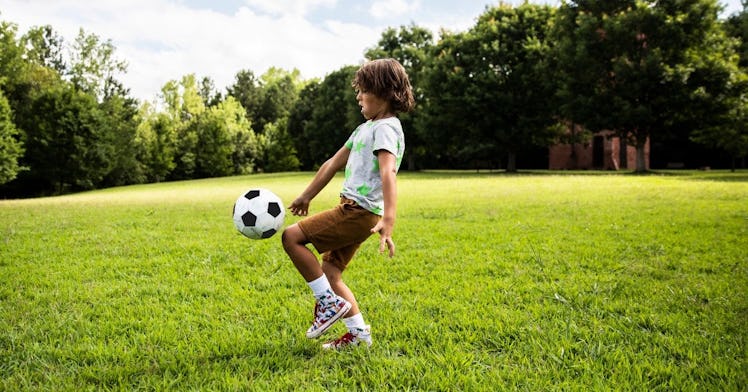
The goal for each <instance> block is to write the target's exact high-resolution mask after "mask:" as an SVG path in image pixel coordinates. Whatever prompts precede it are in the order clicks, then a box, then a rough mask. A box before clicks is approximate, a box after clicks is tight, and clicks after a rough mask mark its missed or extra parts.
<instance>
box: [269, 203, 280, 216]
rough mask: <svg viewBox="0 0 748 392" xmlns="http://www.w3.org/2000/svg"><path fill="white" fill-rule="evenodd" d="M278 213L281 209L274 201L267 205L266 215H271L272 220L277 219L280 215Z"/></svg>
mask: <svg viewBox="0 0 748 392" xmlns="http://www.w3.org/2000/svg"><path fill="white" fill-rule="evenodd" d="M280 213H281V208H280V205H278V203H276V202H274V201H271V202H270V203H268V214H270V215H272V216H273V218H277V217H278V215H280Z"/></svg>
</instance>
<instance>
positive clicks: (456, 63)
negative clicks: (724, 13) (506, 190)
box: [0, 0, 748, 197]
mask: <svg viewBox="0 0 748 392" xmlns="http://www.w3.org/2000/svg"><path fill="white" fill-rule="evenodd" d="M743 4H744V6H743V11H742V12H740V13H738V14H735V15H732V16H730V17H729V18H727V19H725V20H722V19H719V17H718V14H719V5H718V3H717V1H716V0H658V1H654V0H648V1H641V0H639V1H635V0H578V1H567V2H565V3H563V4H562V5H561V6H558V7H551V6H546V5H534V4H529V3H525V4H522V5H520V6H512V5H508V4H504V3H499V4H498V5H494V6H490V7H486V9H485V11H484V12H483V13H482V14H481V15H479V16H478V17H477V19H476V22H475V24H474V25H473V26H472V27H471V28H469V29H467V30H466V31H459V32H453V31H447V30H442V31H440V32H439V35H438V37H436V36H435V35H434V33H432V32H431V31H430V30H428V29H425V28H423V27H420V26H417V25H414V24H411V25H409V26H400V27H399V28H388V29H386V30H385V31H384V32H383V33H382V36H381V38H380V40H379V42H378V43H377V44H376V45H375V46H374V47H372V48H369V49H367V50H366V51H365V53H364V55H365V57H366V58H381V57H394V58H396V59H398V60H399V61H400V62H401V63H402V64H403V65H404V66H405V68H406V69H407V71H408V73H409V75H410V77H411V82H412V84H413V87H414V93H415V96H416V99H417V105H418V107H417V110H416V111H415V112H413V113H410V114H407V115H403V116H402V117H401V120H402V121H403V125H404V128H405V129H406V134H407V143H408V148H407V153H406V158H405V163H404V166H405V168H407V169H411V170H417V169H423V168H465V167H471V165H484V166H487V168H496V167H503V168H505V169H506V170H508V171H516V170H517V163H516V162H517V157H518V156H522V154H526V153H527V152H528V151H532V150H533V149H538V148H542V147H546V146H549V145H551V144H554V143H560V142H562V143H585V142H588V141H589V139H590V137H591V134H592V133H593V132H596V131H599V130H608V131H613V132H615V134H616V135H617V136H619V137H621V140H623V141H624V142H625V143H628V144H629V145H632V146H635V147H636V149H637V167H636V168H635V169H636V170H639V171H641V170H645V169H646V167H645V166H644V146H645V144H646V143H647V141H648V140H652V139H656V140H661V141H662V140H681V141H683V140H685V141H688V142H690V143H700V144H702V145H704V146H709V147H710V148H716V149H719V150H721V151H724V152H725V153H726V154H729V155H730V156H732V157H733V158H739V157H745V156H746V155H748V129H747V128H748V68H747V63H748V45H747V43H748V13H747V12H746V8H747V4H746V2H744V3H743ZM115 52H116V48H115V47H114V45H113V44H112V42H111V41H105V40H102V39H101V38H99V37H97V36H96V35H94V34H89V33H86V32H85V31H84V30H82V29H81V30H80V32H79V34H78V36H77V37H76V38H75V40H74V42H72V43H70V44H68V43H67V42H65V41H64V40H63V38H62V37H61V36H60V35H59V34H57V33H56V32H55V31H54V29H53V27H52V26H40V27H33V28H31V29H30V30H29V31H27V32H26V33H23V34H21V33H19V32H18V28H17V26H16V25H15V24H13V23H11V22H0V184H2V185H0V195H2V196H3V197H18V196H36V195H49V194H60V193H66V192H73V191H79V190H87V189H95V188H102V187H109V186H117V185H125V184H136V183H146V182H158V181H169V180H181V179H194V178H205V177H216V176H229V175H236V174H246V173H255V172H278V171H293V170H300V169H301V170H312V169H314V168H316V167H317V166H318V165H319V164H321V163H322V162H323V161H324V160H325V159H326V158H327V157H329V156H330V155H331V154H332V153H334V152H335V151H336V150H337V149H338V148H339V146H340V144H341V143H342V142H343V141H344V140H345V138H346V137H347V136H348V134H349V133H350V132H351V130H352V129H354V128H355V127H356V126H357V125H358V124H359V123H360V122H361V121H362V118H361V115H360V112H359V107H358V105H357V102H356V100H355V92H354V91H353V89H352V88H351V80H352V78H353V74H354V73H355V71H356V69H357V68H358V67H357V66H355V65H346V66H343V67H341V68H340V69H338V70H335V71H333V72H331V73H329V74H328V75H326V76H325V77H324V78H318V79H310V80H304V79H302V78H301V77H300V73H299V71H297V70H292V71H288V70H283V69H279V68H271V69H269V70H268V71H267V72H265V73H264V74H262V75H259V76H258V75H255V73H254V72H252V71H251V70H248V69H245V70H240V71H238V72H237V73H236V75H235V79H234V81H233V84H231V85H230V86H228V87H226V88H225V90H223V91H221V90H219V89H217V88H216V86H215V84H214V82H213V81H212V80H211V79H210V78H209V77H202V78H198V77H197V76H196V75H194V74H190V75H185V76H182V77H181V78H179V79H175V80H172V81H169V82H167V83H166V84H165V85H164V86H162V88H161V94H160V95H159V98H158V100H157V101H153V102H139V101H138V100H136V99H134V98H132V97H131V95H130V91H129V89H127V87H126V86H124V85H123V84H122V83H121V82H120V81H118V80H117V79H116V75H118V74H121V73H122V72H126V68H127V65H126V63H125V62H124V61H122V60H120V59H118V58H117V57H116V54H115ZM579 126H581V127H579ZM578 129H584V131H577V130H578Z"/></svg>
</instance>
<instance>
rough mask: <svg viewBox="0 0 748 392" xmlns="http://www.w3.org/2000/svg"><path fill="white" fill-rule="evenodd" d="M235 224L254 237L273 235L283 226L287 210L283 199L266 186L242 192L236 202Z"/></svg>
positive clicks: (248, 235) (245, 233) (244, 232)
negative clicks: (265, 187)
mask: <svg viewBox="0 0 748 392" xmlns="http://www.w3.org/2000/svg"><path fill="white" fill-rule="evenodd" d="M233 215H234V226H236V228H237V230H239V232H240V233H242V234H244V235H245V236H247V237H249V238H251V239H253V240H259V239H265V238H270V237H272V236H273V235H274V234H275V233H277V232H278V231H280V229H281V228H282V227H283V219H284V218H285V217H286V212H285V209H284V207H283V201H281V199H280V198H279V197H278V196H277V195H276V194H275V193H273V192H271V191H270V190H267V189H264V188H252V189H249V190H247V191H246V192H244V193H242V194H241V196H239V198H237V199H236V203H234V212H233Z"/></svg>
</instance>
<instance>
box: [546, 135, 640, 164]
mask: <svg viewBox="0 0 748 392" xmlns="http://www.w3.org/2000/svg"><path fill="white" fill-rule="evenodd" d="M572 152H573V153H574V154H572ZM621 155H623V154H621V139H620V138H619V137H616V136H615V135H614V134H613V132H609V131H604V132H598V133H596V134H594V135H593V137H592V139H590V140H589V141H588V142H585V143H576V144H556V145H554V146H551V147H550V148H549V151H548V168H549V169H550V170H619V169H623V168H628V169H634V168H636V147H634V146H626V152H625V155H626V156H625V157H622V156H621ZM644 155H645V158H644V159H645V164H646V168H647V169H649V141H647V144H646V146H645V147H644ZM622 158H624V159H625V165H622V164H621V163H622V162H621V160H622Z"/></svg>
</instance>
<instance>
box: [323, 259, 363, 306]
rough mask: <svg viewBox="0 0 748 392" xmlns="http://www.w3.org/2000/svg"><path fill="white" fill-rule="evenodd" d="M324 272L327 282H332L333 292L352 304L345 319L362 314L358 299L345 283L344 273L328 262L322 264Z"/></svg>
mask: <svg viewBox="0 0 748 392" xmlns="http://www.w3.org/2000/svg"><path fill="white" fill-rule="evenodd" d="M322 271H323V272H324V273H325V275H326V276H327V280H328V281H329V282H330V287H332V291H334V292H335V294H337V295H339V296H341V297H343V298H345V300H346V301H348V302H350V303H351V310H349V311H348V313H347V314H346V315H345V316H343V317H351V316H353V315H355V314H358V313H359V312H360V311H359V309H358V302H356V297H355V296H354V295H353V292H352V291H351V289H349V288H348V285H346V284H345V282H343V279H342V278H343V271H342V270H341V269H340V268H338V266H336V265H335V264H334V263H332V262H330V261H327V260H325V261H323V262H322Z"/></svg>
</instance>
